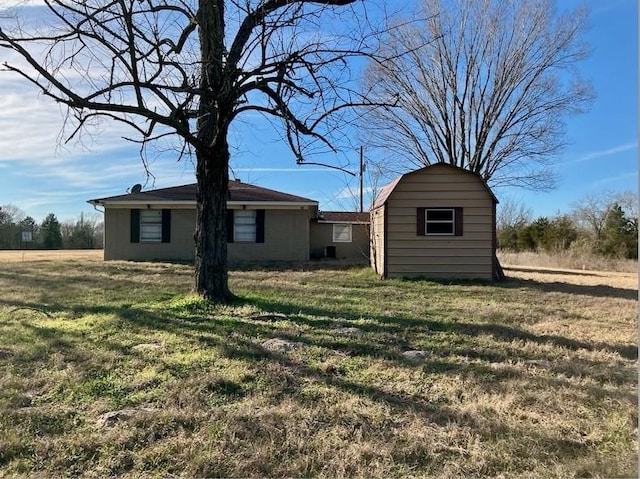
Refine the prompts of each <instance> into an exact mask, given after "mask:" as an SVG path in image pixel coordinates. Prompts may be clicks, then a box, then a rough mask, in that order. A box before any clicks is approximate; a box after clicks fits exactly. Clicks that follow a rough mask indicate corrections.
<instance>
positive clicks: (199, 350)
mask: <svg viewBox="0 0 640 479" xmlns="http://www.w3.org/2000/svg"><path fill="white" fill-rule="evenodd" d="M506 272H507V275H509V276H510V279H509V280H508V281H506V282H504V283H501V284H490V283H483V282H456V283H452V284H447V283H444V282H431V281H426V280H411V281H409V280H387V281H380V280H378V279H377V278H376V277H375V275H374V273H373V272H372V271H371V270H370V269H368V268H349V269H339V268H330V267H328V268H325V269H320V268H310V269H306V270H305V269H304V268H296V269H292V270H273V269H259V270H243V271H234V272H232V273H231V275H230V277H231V286H232V289H233V291H234V292H235V293H236V294H238V295H239V297H240V299H239V300H238V302H237V304H235V305H232V306H211V305H208V304H206V303H204V302H202V301H201V300H199V299H198V298H197V297H194V296H192V295H190V294H189V288H190V286H191V281H192V268H191V267H190V266H184V265H173V264H150V263H127V262H108V263H103V262H101V261H96V260H92V259H90V258H82V259H73V258H68V259H65V260H42V259H34V260H24V261H14V262H4V263H0V291H1V292H2V293H1V294H0V476H14V475H28V476H39V477H52V476H69V475H71V476H86V477H91V476H97V477H105V476H112V475H123V476H132V477H144V476H171V475H175V476H189V477H193V476H197V477H203V476H207V477H249V476H253V477H255V476H261V477H263V476H268V477H285V476H286V477H323V476H326V477H354V476H366V477H398V476H423V477H424V476H438V477H443V476H447V477H452V476H464V477H471V476H473V477H496V476H499V477H513V476H517V477H562V478H568V477H635V476H637V472H638V463H637V436H636V435H637V419H638V418H637V379H638V377H637V369H636V368H637V358H638V349H637V343H636V327H637V309H636V308H637V282H636V277H635V275H631V274H627V275H624V274H618V275H613V274H611V275H609V274H603V273H597V272H582V273H578V272H571V273H570V272H563V271H559V272H557V271H556V272H554V271H549V270H530V269H526V268H521V267H517V268H513V269H507V270H506ZM407 351H414V353H410V354H405V353H406V352H407ZM416 351H417V352H416ZM411 354H413V356H411Z"/></svg>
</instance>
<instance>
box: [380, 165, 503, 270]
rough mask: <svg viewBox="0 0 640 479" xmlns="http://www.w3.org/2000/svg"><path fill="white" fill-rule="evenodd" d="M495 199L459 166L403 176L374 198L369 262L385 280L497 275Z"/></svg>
mask: <svg viewBox="0 0 640 479" xmlns="http://www.w3.org/2000/svg"><path fill="white" fill-rule="evenodd" d="M497 203H498V200H497V199H496V197H495V195H494V194H493V193H492V191H491V189H490V188H489V187H488V185H487V184H486V183H485V182H484V181H483V180H482V178H481V177H480V176H479V175H477V174H475V173H472V172H470V171H468V170H465V169H462V168H457V167H455V166H451V165H448V164H444V163H436V164H434V165H430V166H426V167H424V168H422V169H419V170H416V171H413V172H410V173H407V174H404V175H402V176H400V177H398V178H397V179H395V180H394V181H392V182H391V183H389V184H388V185H386V186H385V187H383V188H382V189H381V191H380V193H379V195H378V196H377V197H376V199H375V201H374V204H373V208H372V210H371V253H370V255H369V258H370V262H371V265H372V266H373V268H374V269H375V271H376V272H377V273H378V274H379V275H380V276H381V277H384V278H387V277H410V276H424V277H429V278H460V279H465V278H469V279H470V278H482V279H488V280H491V279H493V278H496V277H498V276H499V264H498V262H497V260H496V255H495V253H496V204H497Z"/></svg>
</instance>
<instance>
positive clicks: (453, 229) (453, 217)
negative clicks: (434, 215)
mask: <svg viewBox="0 0 640 479" xmlns="http://www.w3.org/2000/svg"><path fill="white" fill-rule="evenodd" d="M430 211H434V212H435V211H437V212H438V213H442V212H444V211H447V212H450V213H451V219H450V220H449V219H446V220H442V219H438V220H433V219H432V220H430V219H429V212H430ZM436 224H438V225H444V224H446V225H451V233H449V232H446V233H436V232H432V231H431V232H430V231H429V225H436ZM424 234H425V235H426V236H455V234H456V210H455V209H454V208H425V210H424Z"/></svg>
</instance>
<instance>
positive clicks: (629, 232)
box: [597, 203, 638, 259]
mask: <svg viewBox="0 0 640 479" xmlns="http://www.w3.org/2000/svg"><path fill="white" fill-rule="evenodd" d="M597 248H598V251H599V252H600V253H602V254H604V255H606V256H612V257H620V258H633V259H637V258H638V221H637V219H635V218H634V219H631V218H628V217H627V216H626V215H625V213H624V211H623V209H622V207H621V206H620V205H619V204H618V203H614V204H613V206H612V207H611V209H610V210H609V213H608V214H607V217H606V220H605V223H604V226H603V228H602V234H601V238H600V241H599V242H598V246H597Z"/></svg>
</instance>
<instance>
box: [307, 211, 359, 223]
mask: <svg viewBox="0 0 640 479" xmlns="http://www.w3.org/2000/svg"><path fill="white" fill-rule="evenodd" d="M370 220H371V217H370V215H369V212H368V211H367V212H364V213H361V212H358V211H321V212H319V213H318V223H352V224H367V225H368V224H369V223H370Z"/></svg>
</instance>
